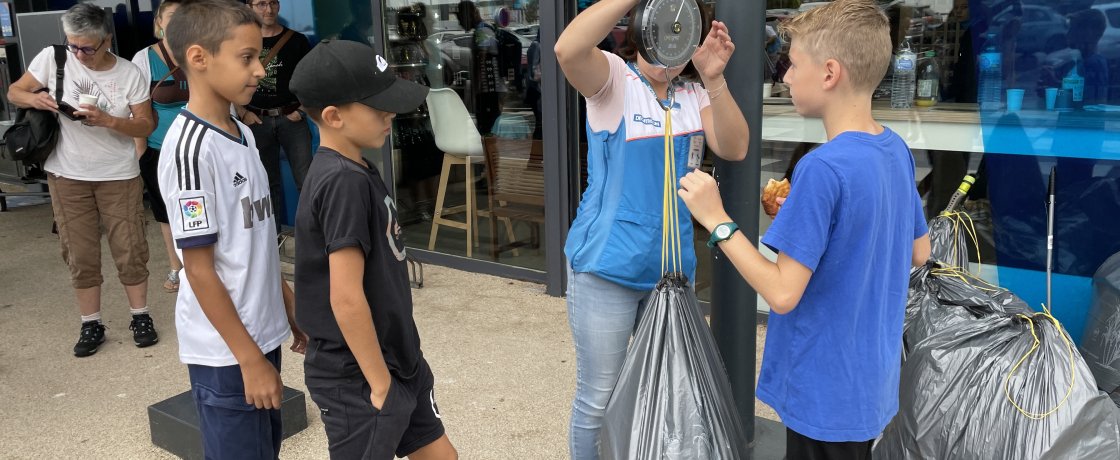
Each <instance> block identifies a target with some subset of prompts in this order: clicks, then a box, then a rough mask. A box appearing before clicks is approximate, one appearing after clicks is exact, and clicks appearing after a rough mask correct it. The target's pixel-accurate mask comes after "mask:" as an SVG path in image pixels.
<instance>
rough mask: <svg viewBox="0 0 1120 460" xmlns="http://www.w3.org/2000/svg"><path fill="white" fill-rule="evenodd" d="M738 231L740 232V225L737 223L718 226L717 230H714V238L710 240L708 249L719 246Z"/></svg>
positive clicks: (725, 223)
mask: <svg viewBox="0 0 1120 460" xmlns="http://www.w3.org/2000/svg"><path fill="white" fill-rule="evenodd" d="M737 231H739V224H736V223H735V222H724V223H722V224H719V225H716V228H715V229H714V230H712V237H711V238H708V247H709V248H714V247H715V246H716V245H717V244H719V243H722V242H724V241H727V240H728V239H730V238H731V235H734V234H735V232H737Z"/></svg>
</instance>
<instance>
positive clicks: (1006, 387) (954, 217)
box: [930, 211, 1077, 420]
mask: <svg viewBox="0 0 1120 460" xmlns="http://www.w3.org/2000/svg"><path fill="white" fill-rule="evenodd" d="M941 216H942V217H945V218H948V219H950V220H951V221H952V222H953V230H952V232H953V238H952V241H953V245H954V248H956V247H957V244H958V238H957V235H959V234H960V232H961V231H962V229H963V230H964V231H966V232H967V233H968V236H969V237H970V238H972V242H973V245H974V246H976V262H977V264H979V263H980V261H981V258H980V244H979V241H978V239H977V237H976V235H977V233H976V227H975V224H974V223H973V221H972V217H971V216H969V215H968V213H965V212H960V211H956V212H942V213H941ZM953 252H956V251H953ZM930 274H933V275H936V276H944V277H951V278H957V279H959V280H961V281H962V282H964V283H966V284H969V285H971V286H973V287H975V288H977V289H980V290H983V291H988V292H996V291H999V290H1000V289H999V287H997V286H995V285H992V284H991V283H988V282H987V281H985V280H984V279H982V278H980V277H978V276H976V275H975V274H973V273H971V272H969V271H968V270H966V269H964V268H963V267H942V268H935V269H932V270H930ZM1042 308H1043V310H1044V312H1043V313H1036V314H1035V316H1041V317H1043V318H1046V319H1049V320H1050V322H1052V323H1053V324H1054V327H1055V329H1057V330H1058V334H1059V335H1060V336H1061V337H1062V341H1064V342H1065V344H1066V350H1067V351H1068V352H1069V357H1070V359H1069V373H1070V384H1069V389H1067V390H1066V394H1065V396H1063V397H1062V400H1061V401H1059V402H1058V404H1057V405H1055V406H1054V407H1053V408H1052V409H1050V410H1048V411H1046V412H1042V413H1035V412H1029V411H1027V410H1026V409H1023V408H1022V406H1020V405H1019V403H1017V402H1015V399H1014V398H1012V397H1011V377H1012V376H1014V375H1015V373H1016V372H1018V371H1019V368H1020V367H1022V365H1023V363H1024V362H1026V361H1027V359H1029V358H1030V357H1031V356H1032V355H1034V353H1035V352H1036V351H1038V347H1039V344H1040V343H1041V340H1039V338H1038V334H1037V333H1036V332H1035V324H1034V320H1033V319H1032V318H1031V317H1030V316H1027V315H1024V314H1019V315H1017V316H1019V317H1021V318H1023V319H1025V320H1027V323H1028V324H1029V325H1030V328H1031V337H1032V338H1033V339H1034V343H1033V344H1032V345H1031V349H1030V350H1029V351H1027V353H1026V354H1024V355H1023V356H1022V357H1021V358H1019V361H1018V362H1016V363H1015V366H1014V367H1012V368H1011V371H1010V372H1008V373H1007V377H1005V378H1004V380H1003V394H1004V396H1005V397H1006V398H1007V401H1008V402H1010V403H1011V405H1012V406H1013V407H1014V408H1015V410H1017V411H1019V413H1020V414H1023V416H1024V417H1027V418H1029V419H1032V420H1042V419H1044V418H1046V417H1049V416H1051V415H1053V414H1054V413H1055V412H1057V411H1058V410H1059V409H1061V408H1062V406H1064V405H1065V404H1066V402H1068V401H1069V397H1070V395H1071V394H1073V388H1074V386H1076V382H1077V372H1076V367H1075V366H1074V359H1073V345H1072V342H1071V341H1070V338H1069V336H1068V335H1067V334H1066V332H1065V330H1063V329H1062V327H1061V323H1059V322H1058V320H1057V318H1054V316H1053V315H1051V313H1050V309H1049V307H1048V306H1046V305H1043V306H1042Z"/></svg>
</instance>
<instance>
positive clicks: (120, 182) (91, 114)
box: [8, 3, 159, 357]
mask: <svg viewBox="0 0 1120 460" xmlns="http://www.w3.org/2000/svg"><path fill="white" fill-rule="evenodd" d="M62 29H63V31H64V32H65V34H66V47H67V49H68V53H66V63H65V67H64V68H63V71H64V76H63V83H62V88H57V87H56V84H57V83H56V77H55V75H56V72H55V71H56V64H55V59H54V50H53V49H52V47H47V48H46V49H44V50H43V51H42V52H40V53H39V54H38V55H37V56H35V58H34V59H33V60H32V61H31V64H29V65H28V68H27V73H24V74H23V76H22V77H20V79H19V80H18V81H16V82H15V83H13V84H12V85H11V87H10V88H9V90H8V99H9V100H10V101H11V102H12V103H13V104H15V105H16V106H18V107H22V108H34V109H39V110H46V111H51V112H59V113H62V112H68V111H69V109H68V107H72V108H75V109H77V110H76V111H73V112H72V116H73V118H76V119H74V120H71V119H70V117H69V116H66V117H63V116H60V117H59V120H58V121H59V124H60V125H61V130H60V133H59V139H58V144H57V145H56V146H55V150H54V152H53V153H51V155H50V157H48V158H47V161H46V162H45V163H44V165H43V169H45V170H46V171H47V173H48V176H47V181H48V185H49V186H50V192H51V205H52V207H53V208H54V218H55V222H56V223H57V224H58V236H59V240H60V241H61V243H62V258H63V260H64V261H65V262H66V264H67V265H68V266H69V268H70V281H71V285H72V286H73V287H74V294H75V296H76V297H77V303H78V310H79V311H80V312H81V315H82V326H81V334H80V336H79V339H78V343H77V344H76V345H75V346H74V355H75V356H78V357H83V356H89V355H92V354H94V353H96V352H97V349H98V347H99V346H100V345H101V343H102V342H104V341H105V326H103V325H102V324H101V284H102V276H101V229H102V228H104V229H105V231H106V233H107V234H108V238H109V249H110V252H111V253H112V255H113V261H114V262H115V263H116V267H117V277H118V279H119V280H120V283H121V284H122V285H124V290H125V294H126V295H127V297H128V303H129V307H131V310H132V315H131V317H132V319H131V324H130V325H129V329H131V330H132V334H133V335H132V337H133V341H134V342H135V344H136V346H138V347H146V346H150V345H153V344H155V343H156V342H157V341H158V340H159V339H158V335H157V334H156V329H155V326H154V325H153V323H152V318H151V316H149V314H148V307H147V302H148V268H147V264H148V240H147V238H146V237H145V236H144V216H143V213H144V208H143V204H142V202H141V200H142V196H143V183H142V182H141V180H140V166H139V164H138V163H137V161H136V153H135V151H136V149H135V146H134V144H133V141H132V139H133V138H135V137H147V136H148V134H150V133H151V132H152V129H153V128H154V127H155V125H156V121H155V119H154V117H153V116H152V108H151V105H150V104H149V103H148V85H147V84H146V83H145V82H144V79H143V77H142V75H141V73H140V69H138V68H137V67H136V66H135V65H133V64H132V62H129V61H128V60H125V59H121V58H119V57H117V56H116V55H114V54H113V53H112V52H111V51H110V47H111V44H112V41H113V26H112V17H111V16H110V15H109V13H108V12H106V11H105V10H104V9H103V8H101V7H99V6H96V5H93V4H90V3H79V4H77V5H74V6H73V7H71V8H70V9H69V10H67V11H66V13H65V14H63V15H62ZM43 89H48V91H41V90H43ZM58 91H61V92H62V104H57V103H56V102H55V95H56V94H57V92H58ZM93 99H95V100H96V102H95V103H93V102H92V100H93ZM83 102H84V103H83ZM60 105H61V107H60Z"/></svg>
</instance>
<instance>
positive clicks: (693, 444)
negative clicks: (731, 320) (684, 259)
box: [599, 274, 749, 460]
mask: <svg viewBox="0 0 1120 460" xmlns="http://www.w3.org/2000/svg"><path fill="white" fill-rule="evenodd" d="M747 447H748V446H747V438H746V436H744V430H743V426H742V423H741V422H740V420H739V416H738V412H737V411H736V409H735V401H734V399H733V397H732V395H731V384H730V381H729V380H728V378H727V371H726V370H725V368H724V365H723V359H721V358H720V355H719V351H718V349H717V348H716V343H715V339H714V338H713V337H712V332H711V329H709V327H708V323H707V322H706V321H704V317H703V316H702V315H701V314H700V308H699V305H698V304H697V302H696V295H695V294H694V293H693V292H692V290H691V289H690V288H689V287H688V281H687V280H686V279H684V278H683V277H680V276H678V275H672V274H670V275H666V277H665V278H662V280H661V281H660V282H659V283H658V285H657V288H656V289H654V291H653V292H652V293H651V294H650V298H649V299H648V300H647V302H646V308H645V312H644V313H643V314H642V318H641V320H640V321H639V323H638V329H637V331H636V332H635V333H634V339H633V341H632V342H631V344H630V348H629V350H628V351H627V353H626V360H625V361H624V363H623V365H622V373H621V374H620V375H619V378H618V383H617V384H616V385H615V388H614V392H613V393H612V394H611V398H610V401H609V402H608V403H607V409H606V415H605V416H604V420H603V429H602V432H601V441H600V444H599V455H600V457H602V458H603V459H605V460H654V459H656V460H661V459H681V460H686V459H688V460H691V459H712V460H716V459H721V460H737V459H746V458H748V453H749V450H748V448H747Z"/></svg>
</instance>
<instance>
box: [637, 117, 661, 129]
mask: <svg viewBox="0 0 1120 460" xmlns="http://www.w3.org/2000/svg"><path fill="white" fill-rule="evenodd" d="M634 122H635V123H641V124H643V125H649V126H653V127H654V128H660V127H661V120H658V119H655V118H650V117H643V116H642V115H641V114H638V113H635V114H634Z"/></svg>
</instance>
